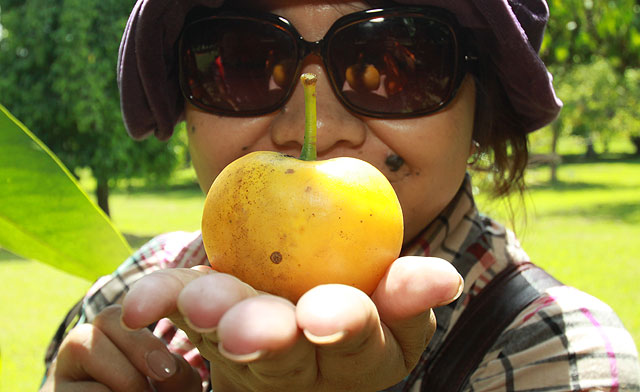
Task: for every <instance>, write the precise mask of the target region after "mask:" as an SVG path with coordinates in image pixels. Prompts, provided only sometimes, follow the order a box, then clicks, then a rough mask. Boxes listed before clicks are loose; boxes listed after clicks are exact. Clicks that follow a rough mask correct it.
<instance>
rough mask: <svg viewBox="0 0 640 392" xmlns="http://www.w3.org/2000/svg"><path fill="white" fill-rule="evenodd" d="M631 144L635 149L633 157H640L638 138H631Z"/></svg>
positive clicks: (639, 138) (639, 139) (639, 137)
mask: <svg viewBox="0 0 640 392" xmlns="http://www.w3.org/2000/svg"><path fill="white" fill-rule="evenodd" d="M631 143H632V144H633V146H634V147H635V148H636V152H635V155H636V156H640V136H631Z"/></svg>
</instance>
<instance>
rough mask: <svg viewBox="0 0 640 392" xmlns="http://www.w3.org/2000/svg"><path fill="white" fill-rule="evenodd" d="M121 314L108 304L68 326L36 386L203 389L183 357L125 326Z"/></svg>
mask: <svg viewBox="0 0 640 392" xmlns="http://www.w3.org/2000/svg"><path fill="white" fill-rule="evenodd" d="M121 318H122V315H121V307H120V305H112V306H109V307H108V308H105V309H104V310H103V311H102V312H100V314H99V315H98V316H97V317H96V318H95V320H94V322H93V324H81V325H78V326H77V327H75V328H74V329H72V330H71V331H70V332H69V334H68V335H67V337H66V338H65V339H64V341H63V342H62V345H61V346H60V350H59V351H58V356H57V358H56V360H55V361H54V362H53V364H52V365H51V368H50V369H49V374H48V376H47V380H46V382H45V384H44V385H43V386H42V389H41V391H43V392H45V391H56V392H58V391H59V392H65V391H90V392H93V391H96V392H97V391H101V392H102V391H115V392H120V391H121V392H130V391H152V390H154V391H157V392H179V391H180V392H181V391H187V392H189V391H191V392H200V391H202V380H201V379H200V375H199V374H198V372H197V371H195V370H194V369H193V368H191V366H189V364H188V363H187V361H185V360H184V358H182V357H180V356H176V355H173V354H171V353H170V352H169V350H167V347H166V346H165V344H164V343H163V342H162V341H161V340H160V339H158V338H157V337H155V336H154V335H153V334H152V333H151V332H150V331H149V330H148V329H146V328H145V329H140V330H137V331H131V330H128V329H126V328H124V327H123V326H122V324H121ZM152 385H153V388H155V389H152V387H151V386H152Z"/></svg>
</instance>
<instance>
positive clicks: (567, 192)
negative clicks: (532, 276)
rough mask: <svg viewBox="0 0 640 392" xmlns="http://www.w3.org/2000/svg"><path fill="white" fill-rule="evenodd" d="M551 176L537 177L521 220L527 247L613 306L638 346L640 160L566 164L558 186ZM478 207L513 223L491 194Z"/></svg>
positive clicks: (536, 173)
mask: <svg viewBox="0 0 640 392" xmlns="http://www.w3.org/2000/svg"><path fill="white" fill-rule="evenodd" d="M548 175H549V174H548V168H538V169H535V170H532V171H531V172H530V175H529V177H528V180H529V183H530V184H531V188H530V190H529V191H528V192H527V194H526V196H525V207H526V209H527V215H526V216H525V217H523V216H522V215H520V216H516V219H515V220H514V224H513V226H514V228H515V230H516V232H517V233H518V235H519V237H520V240H521V242H522V245H523V247H524V249H525V250H526V251H527V253H528V254H529V256H530V257H531V260H532V261H534V262H535V263H537V264H539V265H540V266H542V267H545V268H546V269H547V270H548V271H549V272H551V273H552V274H554V275H555V276H556V277H557V278H559V279H560V280H561V281H563V282H564V283H566V284H569V285H572V286H575V287H577V288H579V289H581V290H584V291H586V292H587V293H589V294H592V295H594V296H596V297H598V298H600V299H601V300H603V301H604V302H606V303H607V304H609V305H610V306H611V307H612V308H613V309H614V310H615V311H616V312H617V313H618V315H619V316H620V318H621V319H622V321H623V323H624V324H625V326H626V327H627V328H628V329H629V330H630V331H631V333H632V335H633V337H634V339H635V341H636V346H638V342H640V315H639V314H638V312H637V305H636V304H637V303H638V302H639V301H640V289H638V284H637V280H638V278H640V264H639V263H638V262H637V260H638V254H640V241H638V238H640V161H638V160H636V161H626V162H625V161H622V162H607V163H581V164H566V165H562V166H561V167H560V170H559V172H558V179H559V182H558V183H557V184H554V185H547V184H546V183H545V181H546V180H547V178H548ZM519 203H520V202H519V201H518V200H514V201H513V204H514V208H518V205H519ZM478 204H479V205H480V208H481V210H483V211H485V212H488V213H489V214H490V215H493V216H495V217H497V218H498V219H501V220H503V221H509V218H508V217H509V213H508V212H507V210H506V208H505V207H504V206H503V205H501V204H496V203H492V202H490V201H488V200H486V199H485V198H483V197H478Z"/></svg>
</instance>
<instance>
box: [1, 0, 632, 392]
mask: <svg viewBox="0 0 640 392" xmlns="http://www.w3.org/2000/svg"><path fill="white" fill-rule="evenodd" d="M132 6H133V1H131V0H128V1H123V0H27V1H24V0H0V103H1V104H2V105H4V106H6V107H7V108H8V109H9V111H10V112H12V113H13V115H15V116H16V117H17V118H18V119H20V120H21V121H22V122H23V123H25V125H26V126H27V127H28V128H29V129H30V130H32V131H33V132H34V133H35V134H36V135H37V136H38V137H39V138H41V139H42V140H43V141H44V142H45V143H46V144H47V145H48V146H49V148H51V149H52V150H53V151H54V152H55V153H56V154H57V155H58V156H59V157H60V158H61V159H62V161H63V162H64V163H65V164H66V165H67V167H68V168H69V169H70V170H71V171H72V172H73V173H74V174H75V176H77V178H78V179H79V180H80V184H81V185H82V187H83V188H84V189H85V190H86V191H87V192H89V193H90V194H91V195H92V197H93V198H94V200H95V201H96V202H97V203H98V204H99V205H100V207H101V208H102V209H103V210H104V211H105V212H107V213H108V214H109V215H110V217H111V219H112V220H113V222H114V224H115V225H116V227H117V228H118V229H119V230H120V231H122V232H123V233H124V234H125V236H126V238H127V240H128V241H129V243H130V244H131V246H132V247H134V248H135V247H137V246H139V245H141V244H142V243H144V242H145V241H147V240H148V239H150V238H151V237H153V236H154V235H156V234H159V233H163V232H167V231H174V230H187V231H193V230H198V229H199V226H200V215H201V208H202V204H203V200H204V198H203V194H202V192H201V191H200V189H199V188H198V186H197V184H196V181H195V176H194V173H193V171H192V169H191V168H190V163H189V157H188V154H187V149H186V136H185V134H184V131H183V130H182V129H178V130H177V132H176V135H175V136H174V137H173V138H172V139H171V140H170V141H169V142H168V143H161V142H158V141H156V140H155V139H149V140H146V141H144V142H135V141H132V140H131V139H130V138H129V137H128V136H127V134H126V132H125V130H124V127H123V124H122V120H121V115H120V108H119V101H118V90H117V85H116V80H115V69H116V60H117V53H118V45H119V42H120V37H121V34H122V31H123V29H124V26H125V23H126V20H127V17H128V14H129V12H130V10H131V8H132ZM549 7H550V10H551V15H552V19H551V22H550V24H549V27H548V30H547V33H548V34H547V36H546V38H545V40H544V43H543V47H542V51H541V53H542V57H543V59H544V60H545V62H546V63H547V65H548V67H549V69H550V70H551V72H552V74H553V75H554V80H555V82H554V84H555V86H556V88H557V92H558V95H559V96H560V98H561V99H562V100H563V101H564V104H565V107H564V110H563V112H562V114H561V116H560V118H559V119H558V120H557V121H556V122H555V123H553V124H552V125H551V126H549V127H547V128H545V129H543V130H540V131H538V132H535V133H534V134H532V137H531V140H530V143H531V148H532V153H533V156H532V162H531V170H530V171H529V174H528V177H527V181H528V184H529V189H528V191H527V192H526V194H525V195H524V198H522V199H520V198H514V199H512V200H511V201H510V203H505V202H504V201H496V200H490V199H488V198H486V197H485V196H484V193H483V192H482V188H483V186H484V184H485V183H486V182H485V181H484V178H483V176H481V175H479V176H478V179H477V180H476V186H477V193H478V199H479V204H480V205H481V208H482V210H483V211H485V212H487V213H489V214H492V215H494V216H497V217H498V218H501V219H502V220H503V221H505V222H508V223H509V224H510V226H511V227H512V228H513V229H514V230H515V231H516V233H517V234H518V235H519V237H520V239H521V241H522V243H523V246H524V248H525V249H526V250H527V252H528V253H529V255H530V256H531V258H532V260H533V261H534V262H536V263H537V264H539V265H541V266H543V267H545V268H546V269H547V270H549V271H550V272H551V273H553V274H554V275H556V276H557V277H558V278H559V279H561V280H562V281H563V282H565V283H567V284H570V285H573V286H576V287H578V288H580V289H582V290H584V291H587V292H589V293H591V294H593V295H595V296H597V297H599V298H601V299H603V300H604V301H605V302H607V303H608V304H609V305H611V306H612V307H613V308H614V309H615V310H616V312H617V313H618V314H619V315H620V317H621V318H622V320H623V322H624V324H625V326H626V327H627V328H628V329H629V330H630V331H631V333H632V334H633V336H634V339H635V340H636V346H637V345H638V342H640V313H639V312H638V311H637V303H638V302H640V289H638V284H637V281H638V278H640V263H639V262H638V261H639V258H638V255H639V254H640V240H639V239H640V116H639V115H638V112H639V111H640V61H639V60H640V1H639V0H615V1H594V0H550V1H549ZM178 128H182V126H179V127H178ZM158 211H162V214H158V213H157V212H158ZM90 284H91V282H88V281H86V280H83V279H80V278H77V277H74V276H71V275H67V274H65V273H63V272H60V271H59V270H56V269H54V268H52V267H50V266H47V265H44V264H41V263H38V262H36V261H31V260H25V259H22V258H20V257H18V256H15V255H13V254H11V253H9V252H7V251H6V250H3V249H0V350H1V354H2V366H1V369H0V390H1V391H7V392H9V391H12V392H13V391H33V390H37V388H38V386H39V384H40V380H41V377H42V373H43V371H44V366H43V357H44V354H45V350H46V346H47V344H48V342H49V340H50V339H51V337H52V335H53V333H54V332H55V329H56V328H57V326H58V324H59V322H60V321H61V320H62V319H63V317H64V315H65V313H66V311H67V310H68V309H69V308H70V307H71V306H72V305H73V304H74V303H75V302H76V301H77V300H78V299H79V298H80V297H81V296H82V295H83V294H84V292H85V291H86V290H87V289H88V287H89V286H90Z"/></svg>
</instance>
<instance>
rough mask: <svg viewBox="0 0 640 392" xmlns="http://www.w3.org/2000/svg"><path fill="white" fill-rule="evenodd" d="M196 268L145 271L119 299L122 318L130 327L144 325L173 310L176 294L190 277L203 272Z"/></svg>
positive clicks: (195, 277)
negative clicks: (120, 300) (121, 300)
mask: <svg viewBox="0 0 640 392" xmlns="http://www.w3.org/2000/svg"><path fill="white" fill-rule="evenodd" d="M206 274H207V272H204V271H202V270H197V269H186V268H176V269H170V270H161V271H157V272H154V273H152V274H149V275H147V276H145V277H143V278H141V279H140V280H139V281H137V282H136V283H135V284H134V285H133V287H131V290H129V292H128V293H127V295H126V297H125V298H124V301H123V303H122V308H123V313H122V322H123V324H124V325H125V326H126V327H128V328H130V329H139V328H144V327H146V326H147V325H150V324H152V323H154V322H156V321H158V320H160V319H162V318H164V317H168V316H170V315H172V314H174V313H176V312H177V298H178V295H179V294H180V292H181V291H182V289H184V287H185V286H186V285H187V284H188V283H189V282H191V281H193V280H195V279H197V278H199V277H201V276H204V275H206Z"/></svg>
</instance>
